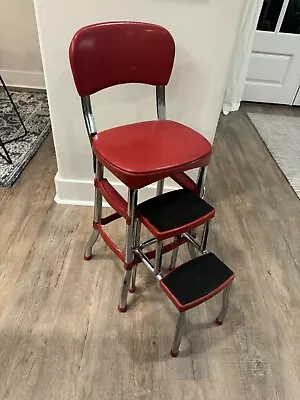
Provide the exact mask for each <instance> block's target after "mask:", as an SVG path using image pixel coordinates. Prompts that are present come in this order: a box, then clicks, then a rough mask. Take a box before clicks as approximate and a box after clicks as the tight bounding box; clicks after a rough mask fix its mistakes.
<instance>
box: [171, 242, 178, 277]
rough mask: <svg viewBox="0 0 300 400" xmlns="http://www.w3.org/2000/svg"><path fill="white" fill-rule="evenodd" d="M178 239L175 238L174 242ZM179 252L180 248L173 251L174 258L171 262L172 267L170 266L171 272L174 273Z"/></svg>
mask: <svg viewBox="0 0 300 400" xmlns="http://www.w3.org/2000/svg"><path fill="white" fill-rule="evenodd" d="M176 240H177V238H176V237H175V238H174V241H176ZM178 251H179V247H176V248H175V249H174V250H173V251H172V257H171V261H170V265H169V271H172V270H173V269H174V268H175V267H176V261H177V257H178Z"/></svg>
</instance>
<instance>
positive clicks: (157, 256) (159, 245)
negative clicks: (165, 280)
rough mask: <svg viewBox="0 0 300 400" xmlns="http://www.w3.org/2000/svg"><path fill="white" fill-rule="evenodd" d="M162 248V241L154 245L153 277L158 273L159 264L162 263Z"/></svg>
mask: <svg viewBox="0 0 300 400" xmlns="http://www.w3.org/2000/svg"><path fill="white" fill-rule="evenodd" d="M162 248H163V241H162V240H161V241H159V242H157V243H156V251H155V266H154V273H155V275H157V274H159V273H160V269H161V263H162Z"/></svg>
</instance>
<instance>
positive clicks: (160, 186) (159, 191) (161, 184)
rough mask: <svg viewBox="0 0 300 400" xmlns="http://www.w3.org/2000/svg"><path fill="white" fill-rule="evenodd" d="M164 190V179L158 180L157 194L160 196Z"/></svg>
mask: <svg viewBox="0 0 300 400" xmlns="http://www.w3.org/2000/svg"><path fill="white" fill-rule="evenodd" d="M163 192H164V180H163V179H162V180H160V181H158V182H157V188H156V196H160V195H161V194H163Z"/></svg>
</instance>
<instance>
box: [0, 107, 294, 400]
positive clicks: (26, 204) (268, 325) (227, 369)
mask: <svg viewBox="0 0 300 400" xmlns="http://www.w3.org/2000/svg"><path fill="white" fill-rule="evenodd" d="M255 107H258V108H256V109H255V110H258V109H259V110H260V111H264V110H267V108H264V107H262V106H255V105H253V106H251V105H244V106H243V109H242V111H239V112H236V113H234V114H232V115H230V116H228V117H227V118H224V117H222V118H221V121H220V124H219V128H218V134H217V137H216V141H215V145H214V156H213V161H212V165H211V167H210V170H209V174H208V182H207V197H208V200H209V201H210V202H211V203H212V204H214V205H215V206H216V209H217V216H216V218H215V220H214V222H213V223H212V230H211V236H210V239H209V248H210V249H211V250H213V251H214V252H216V254H217V255H218V256H219V257H220V258H222V259H223V260H224V261H225V262H226V263H228V265H229V266H231V267H232V269H233V270H234V271H235V272H236V275H237V279H236V281H235V284H234V289H233V291H232V296H231V306H230V310H229V313H228V316H227V319H226V321H225V323H224V324H223V326H222V327H217V326H215V325H214V323H213V321H214V319H215V317H216V315H217V313H218V311H219V306H220V300H221V299H220V296H217V297H216V298H214V299H212V300H210V301H209V302H207V303H206V304H205V305H202V306H200V307H198V308H196V309H193V310H191V312H190V313H189V316H188V323H187V325H186V329H185V334H184V338H183V342H182V350H181V353H180V357H178V358H177V359H172V358H171V357H170V356H169V350H170V345H171V342H172V336H173V329H174V323H175V318H176V312H175V310H174V307H173V306H172V304H171V303H170V302H169V301H168V299H167V298H165V296H164V295H163V293H160V291H159V288H158V286H157V284H156V282H155V281H154V279H153V278H152V277H151V276H150V275H149V274H148V272H147V271H146V270H144V269H143V268H142V267H141V268H140V271H139V273H138V281H137V284H138V289H137V292H136V293H135V294H134V295H130V298H129V305H130V307H129V310H128V312H127V313H125V314H120V313H119V312H118V311H117V308H116V306H117V302H118V294H119V286H120V282H121V279H122V268H121V265H120V263H119V262H118V261H117V260H116V259H115V257H114V256H113V255H112V254H111V253H110V252H109V251H108V250H107V248H106V247H105V246H104V245H103V243H101V242H99V243H97V245H96V246H95V253H96V255H95V257H94V258H93V260H91V261H90V262H85V261H84V260H83V257H82V255H83V250H84V246H85V243H86V240H87V238H88V236H89V234H90V221H91V218H92V209H91V208H87V207H75V206H62V205H57V204H54V203H53V201H52V199H53V196H54V187H53V177H54V174H55V169H56V166H55V157H54V151H53V145H52V142H51V139H50V138H48V139H47V141H46V142H45V144H44V145H43V146H42V147H41V149H40V150H39V152H38V154H37V155H36V156H35V158H34V159H33V160H32V162H31V163H30V165H29V166H28V167H27V168H26V170H25V171H24V173H23V174H22V176H21V177H20V179H19V180H18V181H17V183H16V185H15V186H14V187H13V188H11V189H8V188H7V189H5V188H1V189H0V226H1V230H0V399H1V400H8V399H9V400H23V399H24V400H25V399H26V400H29V399H30V400H31V399H32V400H41V399H43V400H48V399H58V400H62V399H66V400H75V399H76V400H82V399H88V400H94V399H95V400H96V399H97V400H98V399H101V400H102V399H103V400H104V399H109V400H115V399H116V400H119V399H120V400H127V399H143V400H144V399H145V400H148V399H153V400H165V399H173V400H182V399H188V400H189V399H191V400H194V399H195V400H196V399H197V400H201V399H206V400H207V399H209V400H211V399H212V400H214V399H216V400H217V399H228V400H256V399H261V400H267V399H270V400H276V399H280V400H294V399H295V400H296V399H297V400H298V399H299V393H300V267H299V260H300V246H299V241H300V223H299V222H300V202H299V200H298V198H297V197H296V195H295V194H294V192H293V191H292V189H291V188H290V187H289V185H288V183H287V181H286V180H285V178H284V177H283V175H282V173H281V171H280V170H279V169H278V168H277V166H276V164H275V162H274V161H273V159H272V157H271V156H270V154H269V153H268V151H267V149H266V148H265V147H264V145H263V144H262V142H261V140H260V138H259V136H258V135H257V133H256V130H255V128H254V127H253V126H252V124H251V122H250V121H249V120H248V118H247V116H246V115H245V113H244V111H245V110H249V111H250V110H252V111H253V110H254V108H255ZM272 110H273V111H272V112H276V113H280V112H282V113H283V114H284V113H294V115H295V113H298V114H299V111H298V110H296V111H295V110H294V109H291V108H290V109H286V108H281V107H273V108H272ZM293 110H294V111H293ZM109 231H110V233H111V235H113V237H114V238H115V239H116V240H117V241H118V242H120V243H121V241H122V236H123V225H122V224H121V223H119V222H117V223H115V225H114V226H113V225H112V226H111V227H109ZM180 257H181V259H182V260H184V259H187V257H188V256H187V252H186V250H185V249H182V250H181V252H180Z"/></svg>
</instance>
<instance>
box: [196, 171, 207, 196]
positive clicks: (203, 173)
mask: <svg viewBox="0 0 300 400" xmlns="http://www.w3.org/2000/svg"><path fill="white" fill-rule="evenodd" d="M206 174H207V167H202V168H200V169H199V174H198V177H197V183H196V185H197V188H198V191H199V195H200V197H202V198H203V197H204V193H205V188H204V184H205V179H206Z"/></svg>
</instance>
